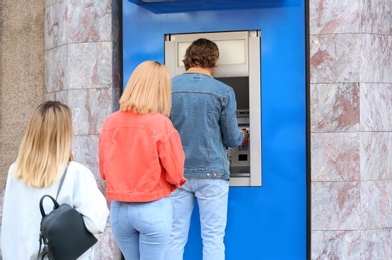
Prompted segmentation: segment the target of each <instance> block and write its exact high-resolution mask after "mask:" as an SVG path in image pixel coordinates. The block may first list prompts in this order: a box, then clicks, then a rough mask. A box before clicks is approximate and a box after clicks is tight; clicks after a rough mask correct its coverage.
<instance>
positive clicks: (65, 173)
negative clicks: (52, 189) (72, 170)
mask: <svg viewBox="0 0 392 260" xmlns="http://www.w3.org/2000/svg"><path fill="white" fill-rule="evenodd" d="M67 170H68V164H67V167H65V171H64V173H63V176H62V177H61V180H60V184H59V188H58V189H57V195H56V200H57V197H58V196H59V193H60V190H61V187H62V186H63V182H64V179H65V175H67Z"/></svg>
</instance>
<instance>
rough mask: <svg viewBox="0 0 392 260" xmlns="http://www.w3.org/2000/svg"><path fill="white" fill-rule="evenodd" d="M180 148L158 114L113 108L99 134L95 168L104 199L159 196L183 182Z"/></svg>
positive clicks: (172, 130)
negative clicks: (103, 182)
mask: <svg viewBox="0 0 392 260" xmlns="http://www.w3.org/2000/svg"><path fill="white" fill-rule="evenodd" d="M184 161H185V156H184V151H183V148H182V144H181V139H180V136H179V134H178V132H177V130H176V129H175V128H174V127H173V124H172V123H171V121H170V119H169V118H167V117H166V116H164V115H162V114H159V113H150V114H137V113H134V112H133V111H127V112H122V111H117V112H115V113H113V114H111V115H110V116H109V117H108V118H107V119H106V120H105V122H104V124H103V126H102V131H101V134H100V137H99V168H100V175H101V177H102V179H104V180H105V181H106V197H107V199H108V200H117V201H123V202H147V201H153V200H157V199H161V198H164V197H167V196H169V195H170V193H171V192H172V191H173V190H175V189H176V188H178V187H181V186H182V185H184V183H185V178H184Z"/></svg>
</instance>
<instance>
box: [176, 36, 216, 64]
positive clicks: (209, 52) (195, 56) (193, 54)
mask: <svg viewBox="0 0 392 260" xmlns="http://www.w3.org/2000/svg"><path fill="white" fill-rule="evenodd" d="M218 59H219V49H218V46H217V45H216V43H215V42H213V41H210V40H208V39H205V38H200V39H197V40H196V41H194V42H192V44H191V45H190V46H189V47H188V48H187V49H186V52H185V56H184V59H183V60H182V62H183V63H184V65H185V69H186V70H188V69H189V68H193V67H200V68H213V67H216V66H217V65H218Z"/></svg>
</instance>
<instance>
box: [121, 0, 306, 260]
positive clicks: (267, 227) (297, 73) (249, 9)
mask: <svg viewBox="0 0 392 260" xmlns="http://www.w3.org/2000/svg"><path fill="white" fill-rule="evenodd" d="M147 2H149V1H144V3H141V2H139V1H137V0H134V1H128V0H123V25H122V26H123V35H122V36H123V79H124V86H125V84H126V82H127V80H128V78H129V76H130V75H131V73H132V71H133V70H134V68H135V67H136V66H137V65H138V64H139V63H141V62H143V61H145V60H157V61H158V62H161V63H164V60H165V57H164V38H165V35H167V34H181V33H206V32H225V31H246V30H258V31H260V32H261V38H260V40H261V44H260V46H261V54H260V61H261V66H260V70H261V71H260V75H261V84H260V86H261V89H260V93H261V144H262V147H261V150H262V155H263V158H262V165H261V167H262V186H261V187H260V186H259V187H231V188H230V193H229V212H228V224H227V229H226V237H225V244H226V259H227V260H238V259H244V260H279V259H282V260H286V259H287V260H296V259H299V260H303V259H306V257H307V241H306V238H307V204H306V203H307V154H306V152H307V143H306V136H307V132H306V131H307V129H306V126H307V121H306V120H307V119H306V95H307V92H306V42H305V41H306V35H305V34H306V32H305V31H306V30H305V1H304V0H264V1H263V0H257V1H256V0H253V1H252V0H245V1H236V0H228V1H227V5H225V4H224V3H223V2H225V1H223V2H222V0H219V1H218V0H216V1H213V0H210V1H197V0H187V1H174V2H177V5H176V3H174V5H173V4H170V3H169V2H165V1H163V2H162V1H155V3H153V5H151V6H150V7H149V6H148V3H147ZM157 2H161V3H157ZM201 3H204V4H201ZM143 5H144V6H143ZM165 6H166V7H165ZM154 8H155V9H154ZM184 259H185V260H200V259H202V245H201V238H200V223H199V221H198V212H197V209H196V211H195V212H194V214H193V219H192V226H191V230H190V234H189V240H188V244H187V246H186V248H185V255H184Z"/></svg>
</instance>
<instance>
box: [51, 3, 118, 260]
mask: <svg viewBox="0 0 392 260" xmlns="http://www.w3.org/2000/svg"><path fill="white" fill-rule="evenodd" d="M120 6H121V1H120V0H100V1H94V0H46V1H45V23H44V32H45V37H44V38H45V87H46V89H45V98H46V99H51V100H59V101H62V102H64V103H66V104H68V106H69V107H70V108H71V110H72V114H73V127H74V134H75V139H74V147H73V152H74V156H75V160H76V161H78V162H81V163H82V164H84V165H86V166H88V167H89V168H90V169H91V170H92V172H93V173H94V174H95V175H96V179H97V182H98V185H99V187H100V189H101V190H102V192H103V193H105V183H104V181H103V180H102V179H101V177H100V176H99V169H98V138H99V133H100V129H101V126H102V123H103V121H104V120H105V118H106V117H107V116H108V115H109V114H110V113H112V112H113V111H115V110H117V109H118V100H119V96H120V90H121V88H122V83H121V77H120V74H121V73H120V72H121V63H120V53H119V51H120V50H119V44H120V28H121V27H120V17H121V8H120ZM95 253H96V259H105V260H108V259H119V257H120V256H119V254H118V250H117V247H116V245H115V242H114V239H113V236H112V234H111V229H110V225H109V222H108V224H107V228H106V231H105V233H104V234H102V235H100V237H99V242H98V245H97V246H96V252H95Z"/></svg>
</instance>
